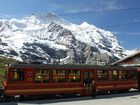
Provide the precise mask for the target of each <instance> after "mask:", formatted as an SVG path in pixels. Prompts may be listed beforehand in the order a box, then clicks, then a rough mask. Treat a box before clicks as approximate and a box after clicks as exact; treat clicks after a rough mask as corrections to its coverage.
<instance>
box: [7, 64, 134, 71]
mask: <svg viewBox="0 0 140 105" xmlns="http://www.w3.org/2000/svg"><path fill="white" fill-rule="evenodd" d="M9 68H33V69H104V70H107V69H109V70H113V69H120V70H132V69H136V67H121V66H102V65H72V64H65V65H56V64H10V65H9Z"/></svg>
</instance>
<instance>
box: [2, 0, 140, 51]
mask: <svg viewBox="0 0 140 105" xmlns="http://www.w3.org/2000/svg"><path fill="white" fill-rule="evenodd" d="M49 12H53V13H55V14H57V15H58V16H60V17H61V18H63V19H65V20H68V21H69V22H72V23H75V24H81V23H83V22H84V21H86V22H87V23H89V24H93V25H95V26H96V27H98V28H102V29H105V30H108V31H111V32H112V33H113V34H114V35H115V36H116V37H117V39H118V40H119V41H120V44H121V45H122V46H123V47H124V48H125V49H129V50H131V49H135V48H139V49H140V42H139V41H140V0H0V18H7V19H10V18H23V17H25V16H30V15H31V14H33V13H49Z"/></svg>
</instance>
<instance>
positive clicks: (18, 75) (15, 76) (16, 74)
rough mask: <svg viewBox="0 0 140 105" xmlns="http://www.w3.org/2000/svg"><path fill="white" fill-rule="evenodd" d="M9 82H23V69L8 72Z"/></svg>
mask: <svg viewBox="0 0 140 105" xmlns="http://www.w3.org/2000/svg"><path fill="white" fill-rule="evenodd" d="M10 80H11V81H23V80H24V71H23V69H12V70H11V72H10Z"/></svg>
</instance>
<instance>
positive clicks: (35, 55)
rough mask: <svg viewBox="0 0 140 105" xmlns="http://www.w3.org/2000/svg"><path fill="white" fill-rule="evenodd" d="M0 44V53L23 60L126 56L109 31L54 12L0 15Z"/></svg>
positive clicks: (76, 60) (95, 59)
mask: <svg viewBox="0 0 140 105" xmlns="http://www.w3.org/2000/svg"><path fill="white" fill-rule="evenodd" d="M0 48H1V49H0V55H2V56H7V57H11V58H13V59H17V60H20V61H23V62H27V63H28V62H32V61H39V62H42V63H54V62H61V63H63V64H67V63H75V64H77V63H78V64H79V63H80V64H82V63H84V64H108V63H110V62H113V61H115V60H117V59H119V58H122V57H124V56H126V53H125V52H126V50H125V49H124V48H123V47H122V46H121V45H120V44H119V41H118V40H117V38H116V37H115V36H114V35H113V34H112V33H111V32H110V31H105V30H103V29H100V28H97V27H96V26H94V25H90V24H88V23H87V22H83V23H82V24H80V25H77V24H73V23H70V22H68V21H66V20H64V19H62V18H60V17H58V16H57V15H56V14H54V13H49V14H38V15H35V14H33V15H31V16H27V17H24V18H22V19H10V20H4V19H0ZM103 62H104V63H103Z"/></svg>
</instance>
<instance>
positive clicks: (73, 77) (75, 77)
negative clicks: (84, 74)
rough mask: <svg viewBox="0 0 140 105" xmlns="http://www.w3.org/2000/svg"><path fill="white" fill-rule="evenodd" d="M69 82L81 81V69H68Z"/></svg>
mask: <svg viewBox="0 0 140 105" xmlns="http://www.w3.org/2000/svg"><path fill="white" fill-rule="evenodd" d="M68 81H69V82H80V70H69V71H68Z"/></svg>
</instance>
